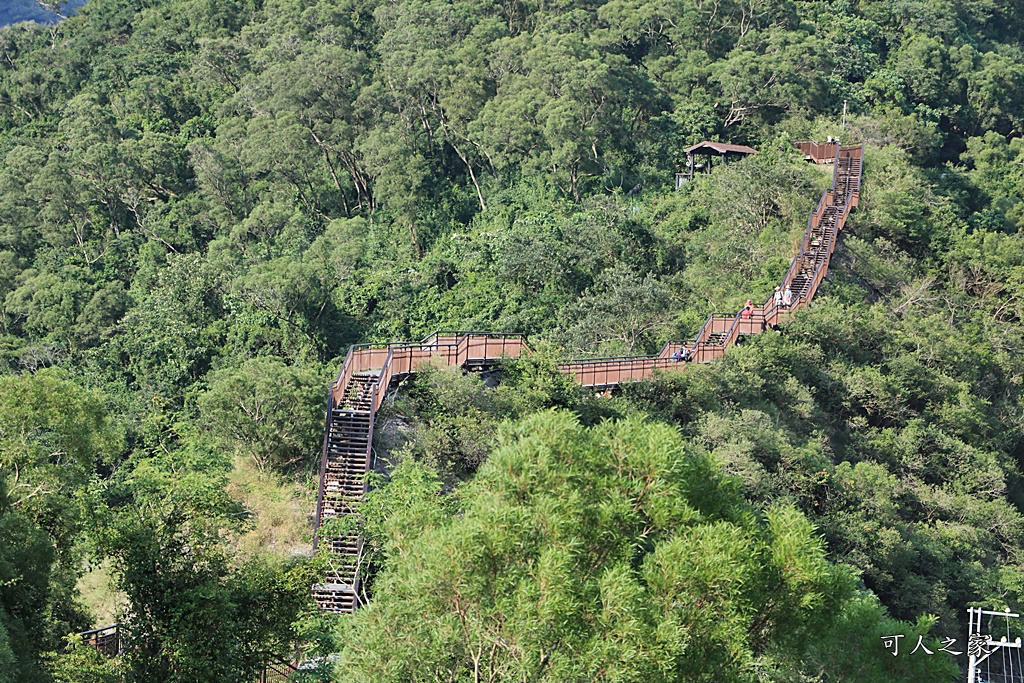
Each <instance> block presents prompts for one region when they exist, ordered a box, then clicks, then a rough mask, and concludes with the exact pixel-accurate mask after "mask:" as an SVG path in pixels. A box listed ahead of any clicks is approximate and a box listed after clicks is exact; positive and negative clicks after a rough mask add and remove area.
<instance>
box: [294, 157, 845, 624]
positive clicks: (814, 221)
mask: <svg viewBox="0 0 1024 683" xmlns="http://www.w3.org/2000/svg"><path fill="white" fill-rule="evenodd" d="M796 145H797V147H799V148H800V149H801V151H803V152H804V155H805V158H806V159H808V160H809V161H814V162H815V163H833V164H834V168H833V175H832V187H831V188H830V189H829V190H827V191H826V192H825V193H824V194H823V195H822V197H821V200H820V201H819V202H818V207H817V208H816V209H815V210H814V211H812V212H811V215H810V218H809V220H808V223H807V230H806V231H805V232H804V235H803V238H802V239H801V241H800V249H799V251H798V253H797V254H796V256H794V258H793V261H792V264H791V265H790V267H789V271H788V272H787V273H786V276H785V277H784V278H783V280H782V283H781V285H780V286H781V287H782V289H785V288H786V287H789V288H790V289H791V291H792V293H793V299H792V305H791V306H789V307H785V306H776V304H775V301H774V297H773V296H772V295H769V297H768V298H767V299H766V300H765V301H764V303H762V304H761V305H760V306H757V307H755V308H754V309H753V311H752V312H751V313H750V315H749V316H747V317H744V316H743V315H742V312H738V313H736V315H734V316H718V315H711V316H709V317H708V319H707V322H705V323H704V326H703V327H702V328H701V329H700V332H698V333H697V336H696V337H695V338H694V339H693V340H692V341H684V342H668V343H667V344H665V346H664V347H663V348H662V350H661V352H660V353H658V354H657V355H654V356H624V357H618V358H589V359H585V360H578V361H571V362H569V363H565V364H563V365H560V366H559V369H560V370H562V371H563V372H565V373H567V374H569V375H572V376H573V377H574V379H575V380H576V381H577V382H579V383H580V384H581V385H583V386H585V387H591V388H594V389H596V390H604V389H609V388H611V387H614V386H617V385H619V384H621V383H623V382H631V381H635V380H639V379H645V378H648V377H651V376H652V375H653V374H654V371H655V370H665V369H670V368H682V367H685V363H679V362H678V361H676V360H675V359H674V358H673V356H674V354H676V352H678V351H682V350H685V351H686V353H687V356H688V358H689V360H690V361H691V362H698V363H708V362H710V361H712V360H714V359H715V358H718V357H719V356H721V355H723V354H724V353H725V352H726V350H727V349H728V348H729V347H730V346H732V345H734V344H736V342H737V340H738V339H739V338H740V337H741V336H745V335H751V334H757V333H759V332H762V331H764V330H766V329H769V328H774V327H777V326H778V325H779V324H780V322H781V321H782V320H784V319H785V318H786V317H788V316H789V315H791V314H792V311H794V310H796V309H797V308H801V307H803V306H806V305H807V303H808V302H810V301H811V299H813V298H814V294H815V293H816V292H817V290H818V286H819V285H820V284H821V281H822V279H823V278H824V277H825V275H826V273H827V272H828V266H829V261H830V259H831V256H832V252H833V251H834V249H835V245H836V239H837V238H838V235H839V232H840V230H842V228H843V226H844V225H845V223H846V219H847V217H848V216H849V215H850V211H851V210H852V209H853V208H854V207H855V206H857V204H858V202H859V199H860V184H861V175H862V168H861V164H862V160H863V154H864V149H863V146H857V147H840V146H839V144H838V143H832V142H830V143H825V144H818V143H814V142H798V143H796ZM529 350H530V349H529V347H528V346H527V345H526V341H525V339H524V338H523V336H522V335H504V334H492V333H489V332H435V333H434V334H432V335H430V336H429V337H427V338H426V339H424V340H423V341H421V342H419V343H415V342H400V343H394V344H383V345H371V344H360V345H356V346H353V347H352V348H350V349H349V352H348V355H347V356H346V357H345V362H344V364H343V365H342V368H341V372H340V373H339V374H338V378H337V380H335V381H334V382H333V383H332V384H331V389H330V396H329V398H328V406H327V419H326V425H325V427H324V444H323V452H322V457H321V463H320V492H319V494H318V497H317V509H316V521H315V527H314V541H313V547H314V548H316V547H317V545H318V543H326V544H328V545H329V547H330V549H331V552H330V553H327V557H328V565H329V567H328V570H327V575H326V576H325V577H324V581H323V583H320V584H317V585H315V586H313V597H314V599H315V600H316V602H317V604H318V605H320V606H321V607H322V608H324V609H326V610H330V611H334V612H352V611H354V610H355V609H356V608H357V607H359V605H360V602H361V599H362V596H361V580H362V574H361V572H362V570H363V566H362V563H363V544H362V539H361V537H360V534H359V531H358V514H359V512H358V510H359V504H360V503H361V502H362V500H363V496H364V495H365V493H366V491H367V481H366V474H367V473H368V472H371V471H372V470H373V467H374V461H373V422H374V417H375V416H376V414H377V410H378V409H379V408H380V405H381V402H382V401H383V399H384V396H385V395H386V394H387V391H388V388H389V387H390V386H391V383H392V382H393V381H397V380H400V379H402V378H403V377H405V376H407V375H409V374H410V373H412V372H415V371H416V369H417V368H419V367H421V366H422V365H423V364H425V363H428V362H430V361H440V362H443V363H445V364H447V365H457V366H460V367H463V368H478V369H479V368H487V367H491V366H494V365H496V364H497V363H498V362H499V361H500V360H501V359H502V358H518V357H519V356H520V355H522V354H523V353H525V352H529ZM332 520H339V522H341V524H340V525H339V526H337V527H335V528H333V529H330V527H329V529H330V531H329V533H327V534H326V536H327V538H326V539H325V538H322V537H323V536H324V535H325V534H324V533H321V527H322V526H324V525H325V524H327V523H329V522H331V521H332Z"/></svg>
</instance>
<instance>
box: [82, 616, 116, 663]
mask: <svg viewBox="0 0 1024 683" xmlns="http://www.w3.org/2000/svg"><path fill="white" fill-rule="evenodd" d="M78 635H80V636H81V637H82V642H83V643H84V644H86V645H91V646H93V647H94V648H96V649H97V650H99V652H100V653H101V654H104V655H106V656H107V657H116V656H117V655H119V654H121V625H120V624H110V625H109V626H101V627H100V628H94V629H92V630H91V631H83V632H82V633H79V634H78Z"/></svg>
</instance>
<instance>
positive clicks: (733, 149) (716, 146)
mask: <svg viewBox="0 0 1024 683" xmlns="http://www.w3.org/2000/svg"><path fill="white" fill-rule="evenodd" d="M684 151H685V152H686V153H687V154H726V153H731V154H757V150H756V149H754V148H753V147H747V146H746V145H730V144H727V143H725V142H710V141H708V140H705V141H704V142H698V143H697V144H696V145H693V146H691V147H687V148H686V149H685V150H684Z"/></svg>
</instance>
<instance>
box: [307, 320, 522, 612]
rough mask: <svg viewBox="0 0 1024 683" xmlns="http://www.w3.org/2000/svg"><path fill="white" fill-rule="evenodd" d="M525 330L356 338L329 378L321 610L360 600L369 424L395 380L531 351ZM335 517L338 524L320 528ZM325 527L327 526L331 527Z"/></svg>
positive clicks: (320, 505) (317, 532)
mask: <svg viewBox="0 0 1024 683" xmlns="http://www.w3.org/2000/svg"><path fill="white" fill-rule="evenodd" d="M528 350H529V349H528V347H527V346H526V342H525V340H524V339H523V337H522V335H495V334H491V333H489V332H436V333H434V334H432V335H430V336H429V337H427V338H426V339H424V340H423V341H421V342H419V343H400V344H383V345H372V344H361V345H358V346H353V347H352V348H351V349H349V352H348V356H346V358H345V362H344V364H343V365H342V368H341V372H340V373H339V374H338V379H337V380H335V381H334V382H333V383H332V384H331V389H330V394H329V396H328V405H327V417H326V420H325V425H324V442H323V451H322V453H321V460H320V491H319V493H318V495H317V507H316V521H315V527H314V537H313V547H314V548H317V547H326V548H328V549H329V552H327V553H324V556H325V557H326V559H327V570H326V573H325V576H324V579H323V581H322V582H321V583H318V584H316V585H314V586H313V598H314V600H315V601H316V603H317V604H318V605H319V606H320V607H322V608H323V609H326V610H329V611H332V612H352V611H353V610H355V609H356V608H357V607H359V605H360V602H361V588H362V586H361V583H362V571H363V569H364V567H363V563H364V557H363V541H362V535H361V533H360V530H359V524H360V521H361V520H360V517H359V505H360V503H362V501H363V497H364V495H365V494H366V491H367V481H366V475H367V473H369V472H371V471H373V467H374V457H373V423H374V417H375V416H376V414H377V410H378V409H379V408H380V405H381V402H382V401H383V399H384V396H385V394H386V393H387V390H388V387H389V386H391V384H392V383H393V382H395V381H398V380H400V379H402V378H403V377H406V376H407V375H408V374H409V373H411V372H415V371H416V370H417V369H418V368H419V367H421V366H422V365H423V364H425V363H429V362H438V363H443V364H446V365H458V366H460V367H463V368H472V369H478V370H479V369H486V368H488V367H492V366H494V365H495V364H496V363H498V362H499V361H500V360H501V359H502V358H518V357H519V356H520V355H521V354H522V353H523V352H524V351H528ZM333 520H337V521H338V522H340V527H341V528H335V529H333V530H332V531H330V533H328V534H324V533H321V527H323V526H324V525H325V524H329V523H331V522H332V521H333ZM328 528H330V527H328Z"/></svg>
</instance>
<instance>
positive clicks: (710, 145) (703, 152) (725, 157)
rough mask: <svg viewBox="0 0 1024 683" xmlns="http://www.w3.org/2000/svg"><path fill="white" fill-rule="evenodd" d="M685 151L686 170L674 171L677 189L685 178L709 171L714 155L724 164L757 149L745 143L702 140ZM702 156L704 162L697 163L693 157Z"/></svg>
mask: <svg viewBox="0 0 1024 683" xmlns="http://www.w3.org/2000/svg"><path fill="white" fill-rule="evenodd" d="M684 151H685V152H686V170H685V171H683V172H682V173H676V189H677V190H678V189H679V188H680V187H682V186H683V183H685V182H686V181H687V180H692V179H693V177H694V175H696V174H697V173H711V168H712V165H713V163H714V162H713V161H712V160H713V159H715V158H716V157H717V158H719V159H720V160H721V163H723V164H726V163H729V161H735V160H736V159H742V158H743V157H745V156H749V155H751V154H757V150H756V149H754V148H753V147H747V146H746V145H730V144H727V143H725V142H710V141H708V140H705V141H704V142H698V143H697V144H696V145H692V146H690V147H687V148H686V149H685V150H684ZM697 156H703V157H704V158H705V161H704V163H698V162H697V161H696V160H695V159H694V157H697Z"/></svg>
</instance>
